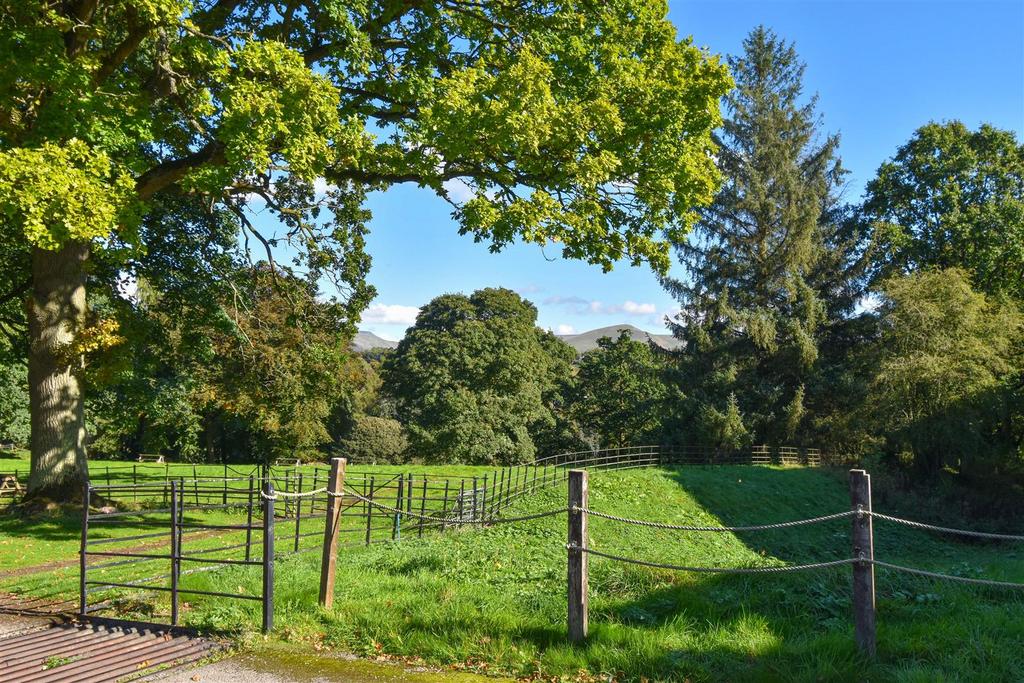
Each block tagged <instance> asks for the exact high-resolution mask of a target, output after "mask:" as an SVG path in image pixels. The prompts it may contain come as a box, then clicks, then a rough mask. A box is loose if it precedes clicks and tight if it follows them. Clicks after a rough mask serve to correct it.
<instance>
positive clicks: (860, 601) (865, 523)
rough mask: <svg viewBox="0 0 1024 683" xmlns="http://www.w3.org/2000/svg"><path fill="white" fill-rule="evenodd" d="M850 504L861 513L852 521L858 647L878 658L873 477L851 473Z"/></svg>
mask: <svg viewBox="0 0 1024 683" xmlns="http://www.w3.org/2000/svg"><path fill="white" fill-rule="evenodd" d="M850 503H851V505H852V507H853V509H854V510H857V511H858V514H856V515H855V516H854V517H853V557H854V559H856V560H858V562H855V563H854V564H853V620H854V636H855V638H856V640H857V647H858V648H859V649H860V650H861V652H864V653H865V654H867V655H868V656H869V657H874V656H875V566H874V565H873V564H872V563H871V562H872V561H873V560H874V559H875V541H874V530H873V527H872V524H871V515H870V514H865V513H869V512H871V475H869V474H868V473H867V472H865V471H864V470H850Z"/></svg>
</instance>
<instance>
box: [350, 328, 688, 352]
mask: <svg viewBox="0 0 1024 683" xmlns="http://www.w3.org/2000/svg"><path fill="white" fill-rule="evenodd" d="M620 330H627V331H628V332H629V336H630V337H632V338H633V339H634V340H636V341H641V342H645V341H648V340H651V341H653V342H654V343H655V344H657V345H658V346H660V347H662V348H663V349H677V348H679V345H680V342H679V340H678V339H676V338H675V337H673V336H672V335H671V334H651V333H650V332H645V331H643V330H641V329H640V328H638V327H634V326H632V325H629V324H625V323H623V324H622V325H609V326H608V327H599V328H597V329H596V330H589V331H587V332H580V333H579V334H560V335H558V337H559V338H560V339H561V340H562V341H564V342H566V343H567V344H569V346H571V347H573V348H574V349H576V353H586V352H587V351H591V350H593V349H596V348H597V340H598V339H600V338H601V337H611V338H612V339H615V338H616V337H618V336H619V331H620ZM396 346H398V342H396V341H391V340H390V339H384V338H382V337H378V336H377V335H376V334H374V333H373V332H369V331H365V330H361V331H360V332H358V333H357V334H356V336H355V339H353V340H352V350H353V351H356V352H363V351H369V350H370V349H393V348H395V347H396Z"/></svg>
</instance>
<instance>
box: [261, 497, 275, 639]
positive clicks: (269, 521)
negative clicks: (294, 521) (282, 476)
mask: <svg viewBox="0 0 1024 683" xmlns="http://www.w3.org/2000/svg"><path fill="white" fill-rule="evenodd" d="M274 498H275V495H274V484H273V482H271V481H270V479H269V478H268V479H267V480H266V482H265V483H264V485H263V632H264V633H270V632H271V631H272V630H273V629H274Z"/></svg>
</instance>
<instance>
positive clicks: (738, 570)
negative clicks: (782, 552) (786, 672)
mask: <svg viewBox="0 0 1024 683" xmlns="http://www.w3.org/2000/svg"><path fill="white" fill-rule="evenodd" d="M566 548H567V549H569V550H579V551H582V552H585V553H587V554H588V555H597V556H598V557H605V558H607V559H609V560H616V561H618V562H626V563H627V564H638V565H641V566H644V567H654V568H656V569H675V570H677V571H683V572H699V573H705V574H779V573H782V572H798V571H804V570H808V569H826V568H828V567H838V566H840V565H844V564H853V563H854V562H857V561H858V560H855V559H843V560H832V561H830V562H813V563H810V564H787V565H779V566H776V567H684V566H682V565H677V564H662V563H659V562H649V561H647V560H635V559H633V558H630V557H620V556H619V555H610V554H608V553H602V552H600V551H598V550H593V549H591V548H581V547H579V546H576V545H568V546H566Z"/></svg>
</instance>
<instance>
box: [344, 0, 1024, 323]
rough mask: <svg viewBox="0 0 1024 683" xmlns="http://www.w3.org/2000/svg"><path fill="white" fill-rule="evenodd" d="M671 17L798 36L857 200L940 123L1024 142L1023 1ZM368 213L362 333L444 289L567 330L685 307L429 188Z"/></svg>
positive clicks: (725, 44) (682, 31)
mask: <svg viewBox="0 0 1024 683" xmlns="http://www.w3.org/2000/svg"><path fill="white" fill-rule="evenodd" d="M669 18H670V20H671V21H672V22H673V23H674V24H675V26H676V27H677V30H678V32H679V35H680V37H684V36H687V35H692V36H693V38H694V42H695V43H696V44H697V45H700V46H705V47H707V48H708V49H709V50H710V51H711V52H715V53H720V54H731V53H735V52H738V51H739V50H740V46H741V43H742V40H743V38H744V36H745V35H746V34H747V32H748V31H749V30H750V29H751V28H752V27H754V26H755V25H757V24H760V23H763V24H765V25H766V26H768V27H770V28H772V29H774V30H775V31H776V32H777V33H778V34H780V35H781V36H782V37H784V38H786V39H787V40H792V41H795V43H796V49H797V51H798V52H799V54H800V56H801V58H802V59H803V61H805V62H806V63H807V72H806V76H805V85H806V90H807V91H808V92H810V93H813V92H817V93H818V95H819V103H818V107H819V111H820V112H821V113H822V114H823V116H824V124H825V129H826V130H827V131H829V132H838V133H840V135H841V137H842V143H841V147H840V153H841V155H842V157H843V161H844V163H845V165H846V166H847V167H848V168H849V169H850V170H851V172H852V173H851V176H850V184H849V188H848V194H847V198H848V199H849V200H851V201H854V200H856V199H857V198H859V197H860V195H861V192H862V190H863V187H864V184H865V182H867V180H869V179H870V178H871V177H872V175H873V174H874V171H875V170H876V169H877V168H878V166H879V164H880V163H881V162H882V161H883V160H885V159H886V158H888V157H890V156H892V154H893V153H894V152H895V150H896V148H897V147H898V146H899V145H900V144H902V143H904V142H905V141H906V140H907V139H908V138H909V137H910V135H911V134H912V133H913V131H914V130H915V129H916V128H917V127H919V126H920V125H922V124H924V123H927V122H928V121H931V120H935V121H943V120H949V119H960V120H962V121H964V122H965V123H966V124H967V125H969V126H970V127H972V128H973V127H977V126H978V124H980V123H981V122H989V123H992V124H994V125H996V126H998V127H1001V128H1006V129H1011V130H1014V131H1016V132H1017V134H1018V136H1019V137H1021V138H1024V0H1013V1H1003V2H981V1H971V2H935V1H933V2H925V1H924V0H910V1H904V2H887V1H882V0H876V1H861V2H838V1H832V0H814V1H809V2H794V1H785V0H775V1H772V0H760V1H758V2H731V1H729V0H716V1H710V0H704V1H692V0H691V1H689V2H672V3H670V11H669ZM370 209H371V210H372V211H373V220H372V223H371V228H372V232H371V234H370V236H369V239H368V248H369V251H370V253H371V255H372V256H373V269H372V272H371V274H370V281H371V282H372V284H374V285H375V286H376V287H377V290H378V292H379V294H378V296H377V299H376V300H375V301H374V302H373V304H372V305H371V308H370V309H369V310H368V311H367V312H366V314H364V319H363V323H362V324H361V325H360V328H361V329H366V330H371V331H373V332H376V333H377V334H379V335H380V336H382V337H384V338H386V339H398V338H400V337H401V336H402V335H403V333H404V331H405V328H406V327H407V326H408V325H410V324H411V323H412V320H413V318H414V316H415V311H416V309H417V307H419V306H421V305H422V304H424V303H426V302H427V301H429V300H430V299H431V298H433V297H434V296H437V295H438V294H442V293H445V292H459V291H461V292H470V291H472V290H474V289H477V288H480V287H488V286H502V287H508V288H510V289H514V290H517V291H519V292H520V293H522V294H523V295H524V296H525V297H526V298H528V299H530V300H531V301H533V302H534V303H535V304H536V305H537V307H538V309H539V321H538V322H539V324H540V325H541V326H542V327H546V328H551V329H554V330H555V331H563V332H569V331H580V332H582V331H585V330H588V329H592V328H595V327H600V326H604V325H611V324H618V323H623V322H628V323H632V324H634V325H636V326H637V327H641V328H644V329H647V330H649V331H656V332H662V331H664V325H663V323H662V322H661V321H662V317H663V316H664V315H665V314H666V313H671V312H672V311H673V310H675V309H676V308H677V306H676V304H675V302H674V301H673V300H672V298H671V297H669V296H667V295H666V294H665V293H664V291H662V289H661V288H660V286H659V285H658V283H657V280H656V278H655V277H654V275H653V274H652V273H651V272H650V271H649V270H648V269H646V268H631V267H629V266H627V265H625V264H623V265H621V266H619V267H617V268H616V269H615V270H614V271H612V272H611V273H602V272H601V269H600V268H599V267H596V266H589V265H586V264H583V263H577V262H570V261H565V260H562V259H561V258H558V255H557V250H556V249H548V250H547V251H546V253H545V252H544V251H542V250H541V249H539V248H538V247H535V246H523V245H517V246H513V247H511V248H509V249H506V250H505V251H504V252H502V253H500V254H491V253H489V252H488V250H487V247H486V245H484V244H474V243H473V241H472V239H471V238H467V237H460V236H459V235H458V234H457V226H456V224H455V223H454V222H453V221H452V219H451V216H450V207H449V206H448V205H447V204H445V203H444V202H443V201H441V200H440V199H437V198H436V197H434V196H433V195H432V194H431V193H430V192H429V191H426V190H420V189H418V188H415V187H410V186H400V187H395V188H393V189H391V190H388V191H387V192H385V193H379V194H376V195H374V196H372V197H371V199H370Z"/></svg>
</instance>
